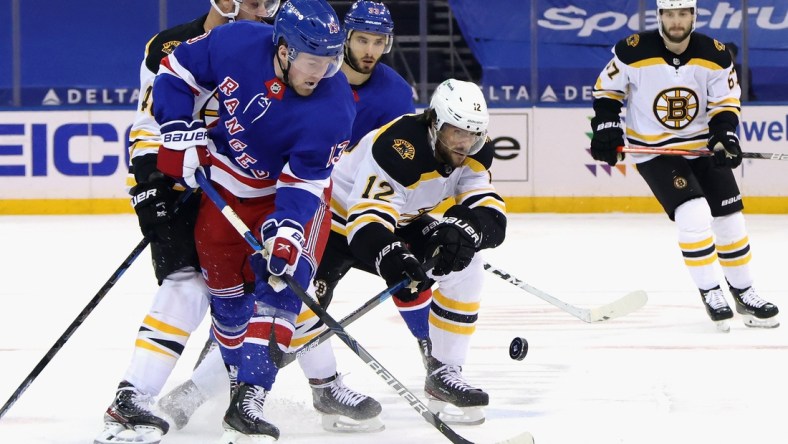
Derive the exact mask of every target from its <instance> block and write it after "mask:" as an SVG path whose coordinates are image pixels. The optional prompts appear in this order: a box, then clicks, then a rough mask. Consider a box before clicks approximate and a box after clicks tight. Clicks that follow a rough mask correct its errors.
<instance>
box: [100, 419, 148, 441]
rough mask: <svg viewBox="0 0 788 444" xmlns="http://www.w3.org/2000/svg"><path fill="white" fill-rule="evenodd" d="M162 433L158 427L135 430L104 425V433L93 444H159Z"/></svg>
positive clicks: (115, 424)
mask: <svg viewBox="0 0 788 444" xmlns="http://www.w3.org/2000/svg"><path fill="white" fill-rule="evenodd" d="M161 437H162V432H161V430H159V429H158V428H156V427H150V426H136V427H134V428H133V429H130V428H127V427H124V426H123V425H121V424H119V423H106V424H104V431H102V432H101V434H100V435H99V436H98V437H97V438H96V439H95V440H93V444H118V443H126V444H159V443H161Z"/></svg>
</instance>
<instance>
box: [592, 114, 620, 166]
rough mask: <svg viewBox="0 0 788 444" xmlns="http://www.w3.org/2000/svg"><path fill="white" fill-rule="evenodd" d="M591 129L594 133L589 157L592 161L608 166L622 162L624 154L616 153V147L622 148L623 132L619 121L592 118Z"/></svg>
mask: <svg viewBox="0 0 788 444" xmlns="http://www.w3.org/2000/svg"><path fill="white" fill-rule="evenodd" d="M591 129H592V130H593V131H594V135H593V138H592V139H591V157H593V158H594V160H598V161H600V162H607V164H608V165H610V166H613V165H615V164H616V162H618V161H620V160H624V153H619V152H618V151H617V150H618V147H620V146H624V130H622V129H621V121H619V120H604V119H601V118H598V117H594V118H593V119H591Z"/></svg>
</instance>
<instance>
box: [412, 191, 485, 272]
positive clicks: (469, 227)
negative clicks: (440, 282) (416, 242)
mask: <svg viewBox="0 0 788 444" xmlns="http://www.w3.org/2000/svg"><path fill="white" fill-rule="evenodd" d="M481 242H482V234H481V233H480V232H479V223H478V221H477V219H476V216H475V215H474V214H473V210H472V209H470V208H468V207H467V206H465V205H454V206H453V207H451V208H449V209H448V210H447V211H446V213H444V215H443V220H441V222H440V224H438V226H437V227H436V228H435V231H433V232H432V235H431V236H430V238H429V239H427V248H426V250H425V251H426V252H427V253H426V254H427V257H435V267H434V268H433V269H432V274H434V275H435V276H443V275H446V274H449V273H451V272H452V271H460V270H463V269H465V267H467V266H468V265H469V264H470V263H471V260H473V256H474V255H475V254H476V249H477V248H478V247H479V245H481Z"/></svg>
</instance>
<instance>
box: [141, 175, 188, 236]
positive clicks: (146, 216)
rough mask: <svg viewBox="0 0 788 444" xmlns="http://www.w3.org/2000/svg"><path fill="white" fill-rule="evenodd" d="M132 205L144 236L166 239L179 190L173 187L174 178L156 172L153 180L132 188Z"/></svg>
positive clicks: (152, 177)
mask: <svg viewBox="0 0 788 444" xmlns="http://www.w3.org/2000/svg"><path fill="white" fill-rule="evenodd" d="M131 195H132V197H131V205H132V206H133V207H134V211H135V212H136V213H137V219H139V223H140V230H141V231H142V234H143V236H146V237H148V238H150V239H151V240H161V241H164V240H166V238H167V236H168V233H169V230H168V229H167V224H168V223H169V221H170V220H171V219H172V213H173V209H174V206H175V201H176V200H177V198H178V192H176V191H175V190H173V189H172V180H170V179H167V178H166V177H165V176H164V175H163V174H162V173H159V172H157V173H154V174H152V175H151V180H150V181H148V182H144V183H139V184H137V185H136V186H135V187H134V188H132V189H131Z"/></svg>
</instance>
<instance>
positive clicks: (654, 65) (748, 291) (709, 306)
mask: <svg viewBox="0 0 788 444" xmlns="http://www.w3.org/2000/svg"><path fill="white" fill-rule="evenodd" d="M696 19H697V0H657V22H658V29H657V30H656V31H649V32H642V33H639V34H634V35H631V36H629V37H627V38H626V39H623V40H621V41H620V42H618V43H617V44H616V46H615V48H613V59H612V60H610V62H609V63H608V64H607V66H605V68H604V69H603V70H602V72H601V73H600V74H599V78H598V79H597V81H596V84H595V86H594V114H595V115H594V118H593V119H592V121H591V125H592V129H593V132H594V135H593V139H592V141H591V154H592V156H593V157H594V159H596V160H599V161H603V162H607V163H608V164H610V165H614V164H615V163H616V162H618V161H619V160H621V159H622V158H623V157H620V156H623V155H622V154H619V153H618V152H617V148H618V147H619V146H623V145H624V138H625V137H626V141H627V142H628V143H629V144H630V145H633V146H638V147H651V148H661V149H680V150H707V149H708V150H713V151H714V156H709V157H706V156H683V157H682V156H667V155H654V154H633V155H632V158H633V160H634V162H635V163H637V165H638V171H639V172H640V174H641V176H643V179H645V181H646V183H647V184H648V186H649V188H651V191H652V192H653V193H654V196H655V197H656V198H657V200H658V201H659V203H660V204H661V205H662V207H663V208H664V210H665V212H666V213H667V215H668V217H670V219H671V220H673V221H675V222H676V225H677V227H678V242H679V247H680V249H681V253H682V255H683V256H684V263H685V264H686V266H687V268H688V269H689V272H690V275H691V276H692V279H693V280H694V281H695V285H697V287H698V289H699V290H700V294H701V298H702V301H703V303H704V305H705V307H706V311H707V313H708V315H709V317H710V318H711V320H712V321H714V322H715V323H716V324H717V327H718V328H719V329H720V330H721V331H729V329H730V327H729V325H728V319H730V318H732V317H733V312H732V311H731V309H730V307H729V306H728V303H727V302H726V299H725V296H724V294H723V291H722V289H721V288H720V282H719V280H718V278H717V276H716V273H715V270H714V263H715V262H717V261H719V263H720V265H721V266H722V270H723V272H724V275H725V280H726V281H727V284H728V288H729V289H730V292H731V294H732V295H733V299H734V300H735V302H736V311H737V312H738V313H739V314H741V315H742V318H743V320H744V324H745V325H747V326H749V327H766V328H773V327H777V326H778V325H779V322H778V320H777V313H778V310H777V307H776V306H775V305H774V304H771V303H769V302H767V301H765V300H764V299H762V298H761V297H760V296H759V295H758V294H757V293H756V292H755V289H754V288H753V278H752V275H751V273H750V267H749V263H750V258H751V253H750V243H749V239H748V237H747V230H746V228H745V224H744V216H743V215H742V209H743V208H744V206H743V204H742V201H741V193H740V192H739V188H738V186H737V184H736V180H735V179H734V176H733V172H732V171H731V170H732V169H733V168H736V167H738V166H739V165H740V164H741V152H742V151H741V147H740V145H739V139H738V137H737V136H736V127H737V126H738V125H739V114H740V111H741V102H740V95H741V89H740V87H739V82H738V79H737V78H736V72H735V71H734V68H733V61H732V60H731V56H730V54H729V52H728V51H727V50H726V49H725V45H723V44H722V43H720V42H718V41H717V40H714V39H712V38H710V37H708V36H706V35H703V34H700V33H697V32H694V31H695V23H696ZM625 102H626V105H627V112H626V134H625V130H624V128H623V126H622V122H621V119H620V113H621V108H622V106H623V104H624V103H625Z"/></svg>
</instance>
